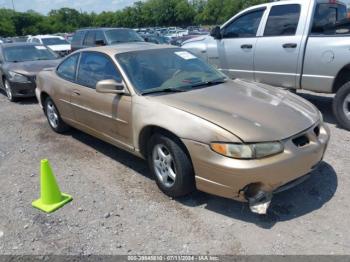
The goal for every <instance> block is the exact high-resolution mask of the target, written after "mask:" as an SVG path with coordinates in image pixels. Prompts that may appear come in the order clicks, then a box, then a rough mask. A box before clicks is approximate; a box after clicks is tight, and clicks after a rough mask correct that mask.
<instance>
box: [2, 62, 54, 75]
mask: <svg viewBox="0 0 350 262" xmlns="http://www.w3.org/2000/svg"><path fill="white" fill-rule="evenodd" d="M60 61H61V60H60V59H57V60H39V61H27V62H19V63H10V64H8V65H7V69H8V70H9V71H13V72H17V73H20V74H23V75H36V74H37V73H39V72H40V71H41V70H43V69H45V68H52V67H56V66H57V65H58V64H59V62H60Z"/></svg>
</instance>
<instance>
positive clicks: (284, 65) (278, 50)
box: [254, 2, 307, 88]
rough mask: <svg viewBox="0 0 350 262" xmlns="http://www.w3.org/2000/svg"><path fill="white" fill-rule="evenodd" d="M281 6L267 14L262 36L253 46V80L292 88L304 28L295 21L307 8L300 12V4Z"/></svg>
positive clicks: (295, 78)
mask: <svg viewBox="0 0 350 262" xmlns="http://www.w3.org/2000/svg"><path fill="white" fill-rule="evenodd" d="M281 3H282V4H279V5H275V6H272V7H271V9H270V10H269V16H268V18H267V22H266V26H265V29H264V31H263V35H262V36H261V37H259V38H258V41H257V43H256V50H255V57H254V71H255V80H256V81H257V82H262V83H266V84H270V85H275V86H283V87H286V88H294V87H296V85H297V77H298V74H297V71H298V61H299V59H300V58H301V56H302V54H300V52H301V50H302V48H301V47H302V39H303V35H304V27H305V24H303V23H299V20H300V17H302V16H304V17H306V16H307V8H305V7H307V5H306V4H305V5H303V10H302V6H301V5H300V4H285V3H284V2H281ZM302 11H303V13H302ZM299 69H300V68H299ZM300 70H301V69H300Z"/></svg>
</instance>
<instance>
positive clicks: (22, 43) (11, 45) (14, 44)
mask: <svg viewBox="0 0 350 262" xmlns="http://www.w3.org/2000/svg"><path fill="white" fill-rule="evenodd" d="M1 46H2V47H13V46H42V44H38V43H28V42H14V43H3V44H1Z"/></svg>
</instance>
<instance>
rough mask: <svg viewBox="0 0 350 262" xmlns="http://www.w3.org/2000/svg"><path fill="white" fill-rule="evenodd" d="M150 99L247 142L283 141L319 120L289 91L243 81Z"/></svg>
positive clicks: (304, 101) (316, 113)
mask: <svg viewBox="0 0 350 262" xmlns="http://www.w3.org/2000/svg"><path fill="white" fill-rule="evenodd" d="M151 99H154V100H156V101H158V102H160V103H163V104H166V105H168V106H171V107H174V108H177V109H179V110H182V111H186V112H188V113H190V114H193V115H196V116H198V117H200V118H202V119H205V120H207V121H210V122H212V123H214V124H216V125H218V126H220V127H222V128H224V129H226V130H227V131H229V132H231V133H233V134H234V135H236V136H238V137H239V138H240V139H241V140H243V141H244V142H267V141H277V140H283V139H285V138H289V137H291V136H293V135H296V134H298V133H300V132H302V131H304V130H306V129H308V128H310V127H311V126H312V125H314V124H315V123H316V122H317V121H318V120H319V118H320V116H319V111H318V110H317V109H316V108H315V107H314V106H313V105H312V104H311V103H309V102H308V101H306V100H304V99H302V98H300V97H298V96H296V95H293V94H292V93H290V92H289V91H286V90H282V89H278V88H274V87H270V86H267V85H260V84H255V83H250V82H245V81H240V80H235V81H231V80H230V81H228V82H226V83H224V84H220V85H216V86H211V87H207V88H202V89H197V90H193V91H189V92H183V93H172V94H165V95H164V94H163V95H154V96H152V97H151Z"/></svg>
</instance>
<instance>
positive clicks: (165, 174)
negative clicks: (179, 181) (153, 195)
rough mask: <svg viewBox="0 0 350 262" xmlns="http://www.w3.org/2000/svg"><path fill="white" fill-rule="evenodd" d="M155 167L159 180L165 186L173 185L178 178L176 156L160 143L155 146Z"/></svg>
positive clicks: (153, 155)
mask: <svg viewBox="0 0 350 262" xmlns="http://www.w3.org/2000/svg"><path fill="white" fill-rule="evenodd" d="M152 157H153V158H152V159H153V167H154V171H155V173H156V175H157V177H158V180H159V181H160V182H161V183H162V184H163V185H164V186H165V187H168V188H170V187H172V186H173V185H174V184H175V180H176V169H175V163H174V158H173V156H172V155H171V153H170V151H169V150H168V149H167V147H166V146H165V145H162V144H158V145H156V146H155V147H154V148H153V154H152Z"/></svg>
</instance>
